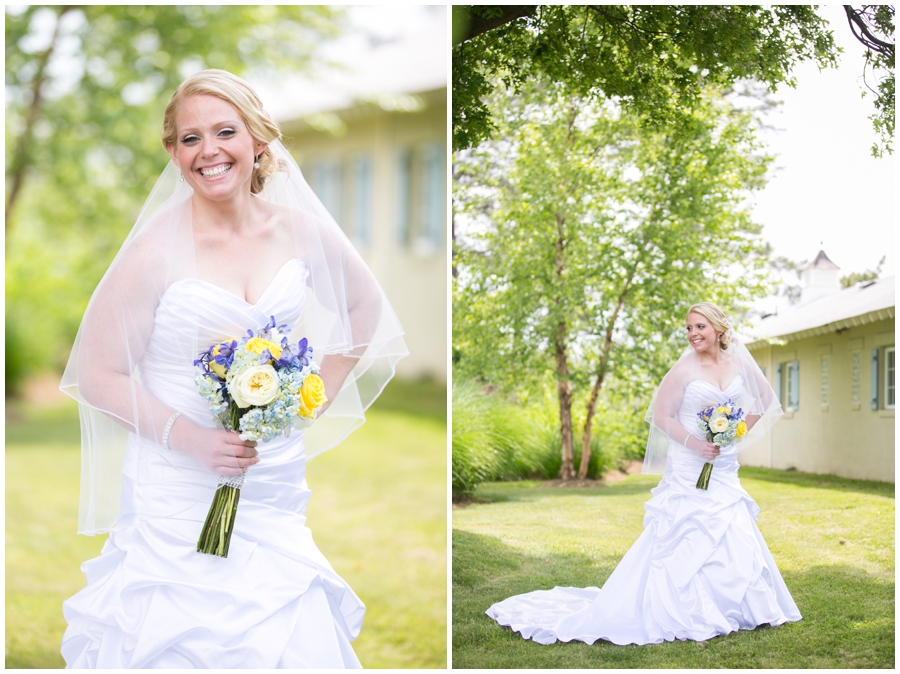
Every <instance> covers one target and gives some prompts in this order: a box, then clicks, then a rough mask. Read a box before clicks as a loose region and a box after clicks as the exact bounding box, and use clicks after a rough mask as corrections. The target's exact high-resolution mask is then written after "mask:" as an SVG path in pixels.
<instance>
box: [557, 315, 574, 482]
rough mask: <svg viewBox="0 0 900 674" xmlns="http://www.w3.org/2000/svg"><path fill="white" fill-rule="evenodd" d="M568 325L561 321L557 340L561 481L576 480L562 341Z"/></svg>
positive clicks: (568, 391)
mask: <svg viewBox="0 0 900 674" xmlns="http://www.w3.org/2000/svg"><path fill="white" fill-rule="evenodd" d="M565 332H566V323H565V321H561V322H560V324H559V327H558V330H557V338H556V370H557V375H556V376H557V380H556V394H557V396H558V397H559V427H560V434H561V439H562V466H561V467H560V469H559V479H560V480H574V479H575V438H574V433H573V431H572V388H571V387H570V386H569V363H568V359H567V355H566V343H565V341H564V340H563V339H560V336H561V335H565Z"/></svg>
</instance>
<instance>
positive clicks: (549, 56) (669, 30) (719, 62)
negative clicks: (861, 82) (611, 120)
mask: <svg viewBox="0 0 900 674" xmlns="http://www.w3.org/2000/svg"><path fill="white" fill-rule="evenodd" d="M515 9H522V10H524V9H525V8H518V7H517V8H515ZM504 10H506V11H507V13H506V14H504ZM509 10H510V8H504V7H502V6H494V5H472V6H468V7H466V8H462V7H455V8H454V11H455V14H454V25H455V30H458V34H459V37H460V38H462V37H463V36H465V35H466V30H468V28H469V26H470V25H471V24H475V23H480V24H481V25H483V26H484V27H487V26H492V27H491V28H490V29H488V30H485V31H484V32H480V33H478V34H477V35H475V36H474V37H472V38H471V39H467V40H465V41H463V42H460V43H458V44H455V46H454V48H453V74H452V78H453V147H454V149H457V150H458V149H463V148H467V147H473V146H475V145H478V144H479V143H481V142H482V141H484V140H486V139H487V138H489V137H490V136H491V135H492V134H493V132H494V130H495V128H496V127H495V124H494V121H495V120H494V115H493V114H492V112H491V110H490V108H489V105H488V104H487V103H486V101H487V100H488V99H489V98H490V97H491V93H492V91H493V89H494V87H496V86H497V84H498V81H499V80H502V82H503V84H504V85H505V86H506V87H508V88H512V89H514V90H519V89H520V88H521V87H522V86H523V85H525V84H526V83H529V82H533V81H538V80H543V79H549V80H551V81H553V82H557V83H561V84H563V85H565V87H566V88H567V89H568V90H569V91H570V92H572V93H573V94H575V95H579V96H582V97H584V98H587V99H592V98H597V97H607V98H615V99H617V100H618V101H619V102H620V103H621V104H622V105H624V106H628V107H630V108H631V109H632V110H633V111H635V112H637V113H640V114H645V115H649V117H650V119H651V121H653V122H654V123H655V124H659V125H663V126H666V125H668V124H671V123H678V121H679V120H681V119H682V118H683V117H684V116H685V115H686V114H687V115H690V111H691V109H692V108H693V106H694V105H695V104H696V103H697V102H699V101H700V100H701V99H702V98H703V94H704V91H705V90H706V89H707V88H708V87H710V86H713V87H728V86H731V85H732V84H733V83H734V82H735V81H737V80H739V79H746V78H751V79H756V80H759V81H761V82H765V83H766V84H767V85H768V86H769V87H770V88H771V89H773V90H774V88H775V86H776V85H778V84H781V83H786V84H788V85H791V86H793V84H794V82H793V80H792V78H791V75H790V72H791V69H792V68H793V66H794V65H795V64H796V63H798V62H800V61H804V60H814V61H815V62H816V63H817V64H819V66H820V67H824V66H831V65H834V64H835V57H836V53H837V50H836V48H835V46H834V42H833V40H832V37H831V33H830V31H827V30H826V29H825V26H826V22H825V21H824V20H823V19H822V18H820V17H819V16H817V15H816V13H815V8H814V7H813V6H809V5H776V6H769V7H763V6H758V5H655V4H653V5H618V6H615V5H541V6H539V7H537V11H533V10H532V11H531V13H526V14H525V15H524V16H522V12H514V11H509ZM466 14H468V16H466ZM516 17H521V18H516ZM462 24H466V25H465V26H463V25H462Z"/></svg>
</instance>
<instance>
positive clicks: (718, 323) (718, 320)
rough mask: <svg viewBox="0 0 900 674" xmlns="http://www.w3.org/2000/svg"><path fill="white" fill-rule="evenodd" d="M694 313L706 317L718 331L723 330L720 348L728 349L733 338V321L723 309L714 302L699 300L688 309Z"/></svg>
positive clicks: (689, 312)
mask: <svg viewBox="0 0 900 674" xmlns="http://www.w3.org/2000/svg"><path fill="white" fill-rule="evenodd" d="M692 313H694V314H700V315H701V316H703V317H705V318H706V320H708V321H709V323H710V325H712V326H713V329H714V330H715V331H716V332H721V333H722V336H721V337H719V348H720V349H722V351H725V350H726V349H728V345H729V344H731V338H732V335H733V334H734V333H733V332H732V330H731V323H729V322H728V319H727V318H725V314H724V313H723V312H722V310H721V309H719V307H717V306H716V305H715V304H713V303H712V302H698V303H697V304H695V305H694V306H692V307H691V308H690V309H688V314H689V315H690V314H692Z"/></svg>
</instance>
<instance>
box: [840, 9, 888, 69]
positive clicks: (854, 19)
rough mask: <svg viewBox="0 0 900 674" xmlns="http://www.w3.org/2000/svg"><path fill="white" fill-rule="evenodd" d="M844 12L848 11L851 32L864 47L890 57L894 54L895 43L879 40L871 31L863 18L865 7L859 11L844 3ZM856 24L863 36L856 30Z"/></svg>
mask: <svg viewBox="0 0 900 674" xmlns="http://www.w3.org/2000/svg"><path fill="white" fill-rule="evenodd" d="M844 12H846V14H847V21H848V23H849V24H850V32H851V33H853V37H855V38H856V39H857V40H859V41H860V42H861V43H862V44H863V46H864V47H866V48H867V49H872V50H874V51H877V52H878V53H879V54H882V55H884V56H887V57H888V58H890V57H892V56H893V55H894V45H892V44H891V43H890V42H884V41H883V40H879V39H878V38H877V37H875V36H874V35H873V34H872V33H871V32H870V31H869V26H868V25H867V24H866V22H865V21H864V20H863V18H862V14H863V12H865V8H863V9H861V10H859V11H857V10H855V9H853V6H852V5H844ZM854 24H855V26H856V28H859V31H860V33H862V36H861V35H859V34H857V32H856V30H855V29H854ZM863 36H865V37H863Z"/></svg>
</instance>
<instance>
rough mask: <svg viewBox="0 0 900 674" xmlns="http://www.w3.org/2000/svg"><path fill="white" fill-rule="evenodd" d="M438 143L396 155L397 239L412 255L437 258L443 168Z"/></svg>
mask: <svg viewBox="0 0 900 674" xmlns="http://www.w3.org/2000/svg"><path fill="white" fill-rule="evenodd" d="M444 157H445V152H444V146H443V145H441V144H438V143H433V144H429V145H423V146H419V147H414V148H407V149H404V150H402V151H401V152H400V153H399V154H398V155H397V239H398V242H399V243H400V245H401V246H403V247H404V248H409V249H410V250H412V251H413V252H414V253H415V254H417V255H420V256H428V255H435V254H437V253H438V252H439V251H440V250H441V249H442V248H443V246H444V230H445V226H446V192H447V190H446V176H445V173H446V166H445V159H444Z"/></svg>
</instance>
